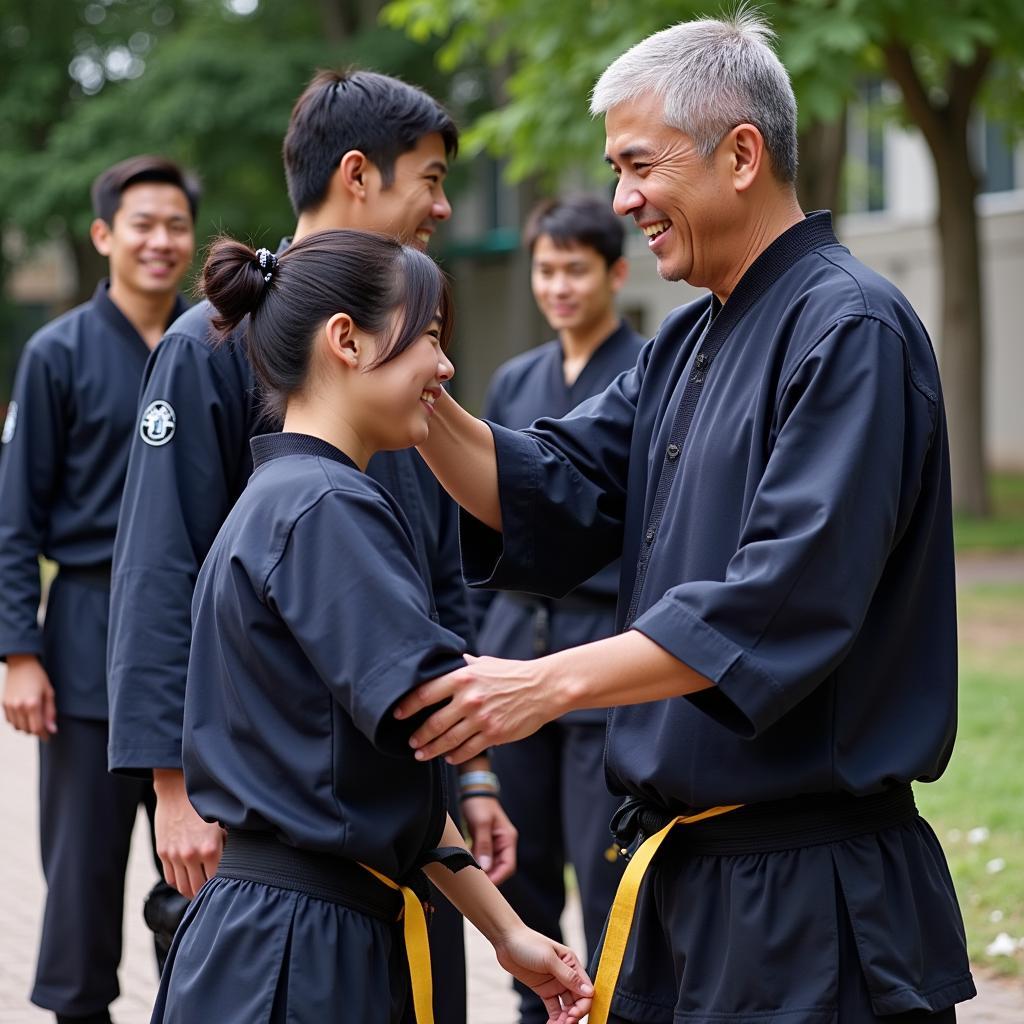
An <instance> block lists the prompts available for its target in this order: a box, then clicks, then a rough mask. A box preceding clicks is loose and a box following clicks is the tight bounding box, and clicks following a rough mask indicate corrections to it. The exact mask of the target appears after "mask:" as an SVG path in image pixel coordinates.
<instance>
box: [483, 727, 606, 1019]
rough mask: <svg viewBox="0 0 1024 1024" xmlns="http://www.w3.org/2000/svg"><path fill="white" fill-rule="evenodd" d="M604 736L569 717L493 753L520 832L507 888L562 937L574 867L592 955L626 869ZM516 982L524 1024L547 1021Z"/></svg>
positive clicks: (514, 900) (525, 914)
mask: <svg viewBox="0 0 1024 1024" xmlns="http://www.w3.org/2000/svg"><path fill="white" fill-rule="evenodd" d="M604 734H605V730H604V726H603V725H590V724H577V723H574V722H572V721H571V720H570V721H564V720H562V721H556V722H551V723H550V724H548V725H545V726H544V727H543V728H542V729H540V730H539V731H538V732H536V733H534V734H533V735H532V736H529V737H527V738H526V739H524V740H519V741H518V742H516V743H511V744H508V745H506V746H500V747H495V748H494V749H493V750H492V751H491V760H492V762H493V764H494V770H495V771H496V772H497V773H498V776H499V778H500V780H501V799H502V803H503V804H504V807H505V810H506V812H507V813H508V816H509V817H510V818H511V819H512V824H513V825H515V827H516V828H517V829H518V830H519V850H518V858H517V859H518V868H517V870H516V873H515V874H514V875H513V876H512V877H511V878H510V879H509V880H508V881H507V882H505V884H504V885H503V886H502V887H501V891H502V892H503V893H504V895H505V898H506V899H507V900H508V901H509V903H510V904H511V905H512V906H513V908H514V909H515V910H516V912H517V913H518V914H519V916H520V917H521V918H522V919H523V921H524V922H525V923H526V924H527V925H529V926H530V927H531V928H535V929H536V930H537V931H539V932H541V933H542V934H544V935H550V936H553V937H560V936H561V928H560V925H559V919H560V918H561V916H562V911H563V909H564V908H565V865H566V864H567V863H571V864H572V865H573V868H574V869H575V872H576V880H577V883H578V885H579V890H580V900H581V901H582V904H583V928H584V933H585V935H586V940H587V947H588V949H589V950H591V951H592V950H593V949H594V948H595V946H596V945H597V942H598V940H599V939H600V936H601V929H602V928H603V927H604V921H605V917H606V916H607V914H608V909H609V908H610V907H611V904H612V900H613V899H614V897H615V890H616V888H617V886H618V884H619V878H620V877H621V875H622V868H623V865H622V864H621V862H619V860H618V857H617V855H616V847H615V846H614V844H613V842H612V835H611V831H610V829H609V822H610V821H611V817H612V814H613V812H614V811H615V808H616V807H617V806H618V804H619V803H620V802H621V801H620V798H619V797H614V796H612V794H611V793H609V792H608V789H607V787H606V785H605V780H604ZM578 952H581V953H582V951H578ZM514 984H515V988H516V991H517V992H518V993H519V995H520V1019H521V1021H522V1022H523V1024H535V1022H543V1021H546V1020H547V1019H548V1015H547V1013H546V1011H545V1010H544V1004H543V1003H542V1002H541V1001H540V999H538V998H537V996H535V995H534V994H533V992H531V991H530V990H529V989H528V988H526V987H525V986H524V985H521V984H519V983H518V982H515V983H514Z"/></svg>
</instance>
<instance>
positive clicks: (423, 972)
mask: <svg viewBox="0 0 1024 1024" xmlns="http://www.w3.org/2000/svg"><path fill="white" fill-rule="evenodd" d="M360 866H361V867H363V868H365V869H366V870H367V871H369V872H370V874H371V875H373V877H374V878H376V879H378V880H379V881H381V882H383V883H384V884H385V885H386V886H387V887H388V888H389V889H395V890H397V891H398V892H400V893H401V894H402V900H403V903H404V914H403V916H402V921H403V931H404V935H405V955H406V958H407V959H408V961H409V984H410V986H411V988H412V1007H413V1011H414V1012H415V1015H416V1024H434V979H433V974H432V972H431V967H430V944H429V941H428V939H427V916H426V914H424V913H423V904H422V903H421V902H420V898H419V897H418V896H417V895H416V893H414V892H413V891H412V889H410V888H409V887H408V886H404V885H399V884H398V883H397V882H393V881H392V880H391V879H390V878H388V877H387V875H382V874H381V873H380V872H379V871H374V870H373V868H371V867H367V866H366V865H365V864H362V865H360Z"/></svg>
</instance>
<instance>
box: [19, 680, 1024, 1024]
mask: <svg viewBox="0 0 1024 1024" xmlns="http://www.w3.org/2000/svg"><path fill="white" fill-rule="evenodd" d="M0 681H2V675H0ZM36 771H37V755H36V744H35V741H34V740H30V739H28V738H27V737H25V736H22V735H20V734H16V733H15V732H14V731H13V730H12V729H10V727H9V726H8V725H7V723H6V722H4V721H2V720H0V779H2V780H3V785H2V786H0V821H2V822H3V828H2V830H0V863H2V864H3V865H4V869H5V870H4V874H5V878H4V885H3V887H2V890H0V1024H47V1022H52V1020H53V1018H52V1017H51V1016H50V1015H49V1014H47V1013H44V1012H43V1011H42V1010H39V1009H37V1008H35V1007H33V1006H31V1005H30V1004H29V1002H28V999H27V993H28V991H29V988H30V986H31V980H32V971H33V967H34V963H35V951H36V943H37V941H38V937H39V922H40V913H41V908H42V902H43V881H42V876H41V873H40V869H39V847H38V840H37V838H36ZM145 828H146V825H145V819H144V818H140V821H139V825H138V827H137V829H136V834H135V847H134V850H133V853H132V859H131V864H130V867H129V877H128V893H127V898H126V901H125V907H126V912H125V956H124V961H123V963H122V965H121V989H122V992H123V994H122V996H121V998H120V999H118V1000H117V1002H115V1003H114V1006H113V1017H114V1020H115V1021H116V1022H117V1024H147V1022H148V1020H149V1009H150V1006H151V1003H152V999H153V995H154V992H155V990H156V972H155V968H154V965H153V956H152V945H151V943H150V941H149V933H148V932H147V931H146V928H145V925H144V924H143V922H142V915H141V906H142V899H143V897H144V896H145V894H146V892H147V891H148V890H149V887H150V886H151V885H152V883H153V880H154V876H153V864H152V860H151V859H150V858H149V856H148V853H147V849H146V842H145V839H146V836H145ZM565 925H566V934H567V936H569V939H570V942H571V943H572V944H574V945H576V948H580V947H579V945H578V943H579V942H580V939H579V935H580V923H579V911H578V907H572V908H571V909H570V912H569V913H568V914H567V919H566V921H565ZM468 939H469V961H470V968H469V975H470V976H469V986H470V1012H469V1021H470V1024H515V1021H516V1014H515V1000H514V998H513V996H512V994H511V992H510V990H509V988H508V985H507V982H506V980H505V977H504V976H503V975H502V972H501V971H500V969H499V968H498V967H497V965H496V963H495V961H494V957H493V954H492V953H491V949H490V946H488V945H487V943H486V942H485V941H484V940H483V939H482V938H481V937H480V936H479V935H478V934H477V933H476V932H475V931H474V930H473V929H472V928H470V929H468ZM979 988H980V989H981V995H980V997H979V998H978V999H976V1000H974V1001H973V1002H971V1003H967V1004H964V1006H963V1007H962V1008H961V1010H960V1013H959V1019H960V1021H961V1024H1024V985H1020V984H1015V985H1007V984H1006V983H996V982H992V981H989V980H986V979H984V978H981V979H979ZM196 1024H202V1022H198V1021H197V1022H196ZM310 1024H317V1022H312V1021H311V1022H310ZM352 1024H359V1022H358V1021H353V1022H352Z"/></svg>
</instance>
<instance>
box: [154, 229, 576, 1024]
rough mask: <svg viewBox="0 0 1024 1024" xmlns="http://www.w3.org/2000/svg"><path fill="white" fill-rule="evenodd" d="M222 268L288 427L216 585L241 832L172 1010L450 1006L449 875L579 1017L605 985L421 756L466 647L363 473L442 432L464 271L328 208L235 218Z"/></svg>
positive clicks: (166, 1006)
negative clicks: (502, 875)
mask: <svg viewBox="0 0 1024 1024" xmlns="http://www.w3.org/2000/svg"><path fill="white" fill-rule="evenodd" d="M203 286H204V290H205V292H206V294H207V297H208V298H209V299H210V301H211V302H212V303H213V305H214V306H215V307H216V309H217V311H218V318H217V320H216V321H215V326H216V327H217V328H218V329H219V330H221V331H223V332H230V331H232V330H233V329H234V328H236V327H237V326H238V325H239V324H240V323H241V322H242V321H243V320H244V319H245V317H247V316H248V317H249V322H248V328H247V332H246V337H245V343H246V344H247V346H248V356H249V359H250V361H251V362H252V365H253V367H254V368H255V370H256V373H257V376H258V377H259V379H260V381H261V383H262V386H263V388H264V390H265V397H266V398H267V400H268V401H269V402H271V403H273V404H274V405H275V407H276V408H277V409H278V411H279V412H281V413H283V417H284V428H283V430H282V432H281V433H277V434H267V435H263V436H258V437H255V438H253V440H252V451H253V460H254V464H255V467H256V468H255V470H254V472H253V475H252V477H251V479H250V481H249V484H248V486H247V488H246V490H245V491H244V492H243V494H242V496H241V497H240V499H239V500H238V502H237V503H236V505H235V507H234V508H233V510H232V511H231V513H230V515H229V516H228V518H227V520H226V521H225V523H224V525H223V527H222V528H221V531H220V533H219V534H218V536H217V539H216V541H215V543H214V545H213V547H212V549H211V551H210V553H209V556H208V557H207V559H206V562H205V563H204V565H203V568H202V571H201V573H200V575H199V581H198V585H197V587H196V592H195V599H194V602H193V633H192V645H191V652H190V658H189V672H188V685H187V690H186V698H185V722H184V736H183V762H184V769H185V781H186V785H187V787H188V793H189V797H190V799H191V801H192V803H193V805H194V806H195V808H196V809H197V811H198V812H199V813H200V814H201V815H202V816H203V817H204V818H205V819H206V820H207V821H211V822H213V821H215V822H218V823H219V824H220V825H221V827H222V828H224V829H225V830H226V834H227V840H226V844H225V849H224V855H223V858H222V859H221V862H220V866H219V868H218V871H217V873H216V875H214V877H213V878H211V879H210V880H209V881H208V882H207V883H206V884H205V885H204V886H203V888H202V889H201V890H200V892H199V894H198V895H197V896H196V898H195V900H194V901H193V904H192V906H191V907H190V909H189V912H188V914H187V915H186V917H185V920H184V921H183V923H182V926H181V927H180V928H179V930H178V933H177V936H176V937H175V941H174V945H173V947H172V949H171V954H170V957H169V960H168V964H167V968H166V970H165V971H164V974H163V977H162V980H161V987H160V993H159V995H158V998H157V1004H156V1008H155V1011H154V1015H153V1021H154V1022H157V1024H186V1022H187V1024H194V1022H196V1021H200V1020H202V1021H216V1022H217V1024H232V1022H238V1024H262V1022H267V1024H284V1022H285V1021H288V1022H290V1024H293V1022H306V1021H308V1022H310V1024H314V1022H315V1024H327V1022H337V1024H343V1022H344V1024H406V1022H409V1021H413V1020H415V1021H416V1022H417V1024H428V1022H430V1021H432V1012H431V991H430V968H429V956H427V955H426V934H425V921H424V913H423V906H422V899H423V895H424V893H425V891H426V890H425V887H424V883H423V876H424V875H425V876H427V877H429V878H430V880H431V881H433V882H434V883H435V884H436V885H437V886H438V887H439V888H440V889H441V890H442V891H443V892H444V893H445V895H446V896H447V897H448V898H449V899H450V900H451V901H452V902H453V903H454V904H455V905H456V906H457V907H458V908H459V909H460V910H462V911H463V913H464V914H466V916H467V917H469V918H470V920H471V921H473V923H474V924H475V925H476V926H477V927H478V928H479V929H480V930H481V931H482V932H483V934H484V935H485V936H486V937H487V938H488V939H489V940H490V941H491V943H492V944H493V945H494V948H495V951H496V953H497V956H498V959H499V961H500V962H501V964H502V965H503V966H504V967H505V968H506V969H507V970H509V971H510V972H512V973H513V974H514V975H515V976H516V977H517V978H519V979H520V980H521V981H524V982H525V983H526V984H528V985H530V986H531V987H532V988H533V989H534V990H535V991H536V992H537V993H538V994H539V995H540V996H541V997H542V998H543V999H544V1000H545V1004H546V1006H547V1008H548V1011H549V1014H550V1017H551V1020H552V1021H558V1022H561V1024H569V1022H571V1021H576V1020H579V1019H580V1018H581V1017H582V1016H584V1015H585V1013H586V1012H587V1010H588V1009H589V1005H590V998H589V997H590V995H591V992H592V990H591V987H590V983H589V981H588V979H587V977H586V974H585V972H584V970H583V968H582V967H581V966H580V964H579V961H578V959H577V957H576V956H575V954H573V953H572V951H571V950H569V949H567V948H566V947H564V946H562V945H560V944H559V943H556V942H554V941H552V940H550V939H546V938H544V937H543V936H541V935H540V934H538V933H536V932H533V931H531V930H530V929H528V928H526V926H525V925H523V923H522V921H520V920H519V918H518V917H517V916H516V914H515V913H514V912H513V911H512V909H511V908H510V907H509V906H508V904H507V903H506V902H505V901H504V899H503V898H502V897H501V896H500V895H499V894H498V891H497V890H496V889H495V888H494V886H493V885H492V884H491V883H490V882H489V881H488V879H487V877H486V876H485V875H484V873H483V872H481V871H479V870H476V865H475V862H474V861H473V860H472V857H470V855H469V854H468V852H467V851H466V849H465V845H464V843H463V841H462V837H461V835H460V834H459V831H458V829H457V828H456V827H455V826H454V825H453V823H452V821H451V819H450V818H449V817H448V816H447V813H446V811H445V794H444V772H443V769H442V765H441V764H439V763H437V762H422V761H418V760H416V759H415V758H414V757H413V756H412V752H411V750H410V748H409V746H408V739H409V736H410V734H411V732H412V731H413V729H414V728H415V725H416V722H399V721H398V720H397V719H395V717H394V716H393V714H392V711H393V709H394V706H395V705H396V704H397V702H398V701H399V700H400V699H401V698H402V697H403V696H404V695H405V694H407V693H409V692H410V691H411V690H412V689H414V688H415V687H416V686H417V685H419V684H420V683H422V682H425V681H427V680H429V679H432V678H435V677H436V676H439V675H442V674H443V673H445V672H448V671H451V670H452V669H454V668H457V667H459V666H460V665H462V664H463V663H464V659H463V651H464V645H463V643H462V641H461V640H460V639H459V638H458V637H457V636H455V634H453V633H451V632H449V631H447V630H445V629H444V628H442V627H441V626H440V625H438V624H437V622H436V613H435V612H434V609H433V607H432V602H431V597H430V591H429V587H428V586H427V584H426V582H425V579H424V567H423V566H422V565H420V564H419V562H418V559H417V555H416V547H415V544H414V542H413V537H412V531H411V528H410V526H409V523H408V522H407V520H406V517H405V515H404V513H403V512H402V510H401V509H400V508H399V507H398V505H397V504H396V503H395V501H394V500H393V499H392V497H391V496H390V495H389V494H388V492H387V491H385V490H384V489H383V488H382V487H381V486H380V485H379V484H377V483H376V482H375V481H374V480H373V479H371V478H370V477H368V476H366V475H365V473H364V472H363V470H364V469H365V467H366V464H367V462H368V461H369V459H370V457H371V456H372V455H373V454H374V453H375V452H377V451H381V450H393V449H398V448H404V447H408V446H411V445H414V444H417V443H420V442H421V441H423V440H425V438H426V437H427V434H428V432H429V430H430V420H431V416H432V415H433V403H434V401H435V399H436V397H437V396H438V395H439V394H440V390H441V387H442V385H443V384H444V382H445V381H447V380H448V379H449V378H450V377H451V375H452V373H453V367H452V364H451V363H450V362H449V360H448V357H447V356H446V355H445V348H446V346H447V343H448V339H449V337H450V334H451V315H452V314H451V301H450V296H449V292H448V287H447V283H446V281H445V279H444V277H443V275H442V274H441V272H440V271H439V270H438V268H437V267H436V266H435V264H434V263H433V262H432V261H431V260H430V259H429V257H427V256H426V255H424V254H423V253H421V252H419V251H417V250H416V249H413V248H411V247H408V246H403V245H401V244H399V243H398V242H396V241H393V240H391V239H388V238H385V237H384V236H379V235H374V234H371V233H367V232H360V231H324V232H319V233H316V234H313V235H309V236H307V237H306V238H303V239H302V240H301V241H299V242H297V243H296V244H295V245H293V246H292V247H290V248H289V249H288V250H287V252H285V253H284V254H283V255H282V256H280V257H276V256H274V255H273V254H272V253H270V252H268V251H267V250H265V249H264V250H259V251H258V252H254V251H253V250H252V249H250V248H248V247H247V246H245V245H243V244H241V243H240V242H236V241H233V240H231V239H221V240H220V241H218V242H216V243H215V244H214V246H213V247H212V249H211V251H210V254H209V256H208V258H207V261H206V266H205V269H204V273H203ZM462 868H465V869H466V870H460V869H462ZM406 960H407V961H408V965H409V967H408V970H407V969H406V968H405V966H404V964H405V961H406Z"/></svg>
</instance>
